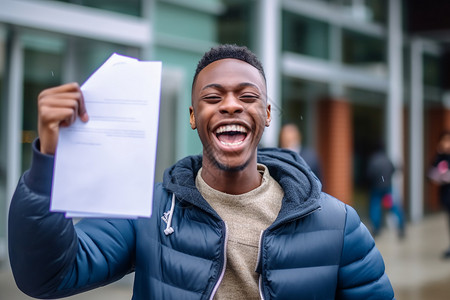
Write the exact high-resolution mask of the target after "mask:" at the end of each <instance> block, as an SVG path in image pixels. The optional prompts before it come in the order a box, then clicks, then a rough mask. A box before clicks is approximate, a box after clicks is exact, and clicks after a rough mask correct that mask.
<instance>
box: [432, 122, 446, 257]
mask: <svg viewBox="0 0 450 300" xmlns="http://www.w3.org/2000/svg"><path fill="white" fill-rule="evenodd" d="M428 178H430V179H431V181H432V182H433V183H435V184H437V185H438V186H439V199H440V203H441V205H442V207H443V208H444V210H445V212H446V214H447V218H448V224H449V226H448V228H449V232H450V131H444V132H443V133H441V135H440V137H439V143H438V146H437V151H436V154H435V156H434V159H433V162H432V164H431V168H430V169H429V171H428ZM443 257H444V258H446V259H450V247H449V248H448V249H447V250H445V251H444V254H443Z"/></svg>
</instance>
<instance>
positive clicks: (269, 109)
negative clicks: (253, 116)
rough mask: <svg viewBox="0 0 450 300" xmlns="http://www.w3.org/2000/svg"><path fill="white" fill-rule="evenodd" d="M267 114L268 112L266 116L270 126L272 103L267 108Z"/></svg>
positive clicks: (267, 124)
mask: <svg viewBox="0 0 450 300" xmlns="http://www.w3.org/2000/svg"><path fill="white" fill-rule="evenodd" d="M266 114H267V116H266V124H265V125H266V127H269V125H270V121H271V120H272V118H271V115H270V114H271V107H270V104H267V108H266Z"/></svg>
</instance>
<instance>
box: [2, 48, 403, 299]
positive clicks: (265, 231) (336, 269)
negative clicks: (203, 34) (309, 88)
mask: <svg viewBox="0 0 450 300" xmlns="http://www.w3.org/2000/svg"><path fill="white" fill-rule="evenodd" d="M38 101H39V113H38V115H39V139H38V140H36V141H35V142H34V144H33V163H32V166H31V168H30V170H28V171H26V172H25V173H24V175H23V176H22V178H21V179H20V182H19V184H18V187H17V190H16V192H15V194H14V196H13V199H12V203H11V207H10V215H9V251H10V262H11V266H12V270H13V273H14V278H15V280H16V283H17V285H18V286H19V288H20V289H21V290H22V291H23V292H25V293H27V294H28V295H30V296H32V297H39V298H57V297H63V296H69V295H73V294H76V293H80V292H83V291H86V290H89V289H93V288H96V287H99V286H103V285H105V284H108V283H110V282H113V281H116V280H118V279H120V278H121V277H123V276H124V275H125V274H128V273H130V272H135V277H134V278H135V279H134V288H133V299H298V298H302V299H394V291H393V289H392V286H391V284H390V282H389V279H388V277H387V275H386V273H385V266H384V262H383V259H382V256H381V254H380V253H379V251H378V250H377V248H376V246H375V242H374V240H373V239H372V237H371V235H370V233H369V232H368V230H367V228H366V227H365V226H364V225H363V224H362V223H361V221H360V219H359V217H358V215H357V213H356V212H355V210H354V209H352V208H351V207H350V206H348V205H346V204H344V203H342V202H340V201H339V200H337V199H335V198H333V197H332V196H330V195H327V194H325V193H323V192H322V191H321V184H320V182H319V180H318V179H317V177H316V176H314V175H313V174H312V173H311V171H310V169H309V167H308V166H307V165H306V164H305V163H304V161H303V160H302V159H301V158H300V156H299V155H298V154H296V153H294V152H292V151H289V150H282V149H259V150H258V148H257V146H258V143H259V141H260V138H261V136H262V134H263V131H264V127H265V126H269V124H270V104H268V103H267V94H266V81H265V75H264V71H263V68H262V66H261V63H260V62H259V60H258V59H257V58H256V56H255V55H254V54H253V53H252V52H250V51H249V50H248V49H247V48H245V47H239V46H236V45H220V46H217V47H214V48H212V49H211V50H210V51H208V52H207V53H206V54H205V55H204V56H203V58H202V59H201V60H200V62H199V64H198V67H197V70H196V73H195V76H194V82H193V87H192V106H191V107H190V125H191V127H192V129H196V130H197V132H198V134H199V137H200V139H201V141H202V144H203V154H202V155H198V156H189V157H186V158H184V159H182V160H180V161H178V162H177V163H176V164H175V165H174V166H172V167H170V168H168V169H167V170H166V171H165V173H164V178H163V182H162V183H157V184H156V185H155V188H154V200H153V210H152V216H151V217H150V218H139V219H137V220H125V219H122V220H120V219H112V220H108V219H84V220H82V221H80V222H78V223H77V224H76V225H75V226H74V225H73V223H72V220H70V219H66V218H65V217H64V215H63V214H61V213H54V212H49V209H48V207H49V201H50V200H49V198H50V192H51V181H52V169H53V164H54V156H53V154H54V152H55V149H56V143H57V137H58V128H59V127H60V126H61V125H64V126H70V124H71V123H72V122H73V121H74V120H75V118H76V117H80V118H81V119H82V120H83V121H87V120H88V115H87V112H86V110H85V108H84V104H83V98H82V94H81V92H80V90H79V87H78V85H76V84H65V85H62V86H59V87H55V88H51V89H48V90H45V91H43V92H42V93H41V94H40V96H39V100H38ZM61 123H63V124H61ZM124 200H126V199H124Z"/></svg>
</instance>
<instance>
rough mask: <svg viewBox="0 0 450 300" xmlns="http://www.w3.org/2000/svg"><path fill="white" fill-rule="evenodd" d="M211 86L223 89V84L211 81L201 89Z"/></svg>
mask: <svg viewBox="0 0 450 300" xmlns="http://www.w3.org/2000/svg"><path fill="white" fill-rule="evenodd" d="M209 88H216V89H223V86H222V85H221V84H218V83H211V84H208V85H206V86H204V87H203V88H202V89H201V91H203V90H206V89H209Z"/></svg>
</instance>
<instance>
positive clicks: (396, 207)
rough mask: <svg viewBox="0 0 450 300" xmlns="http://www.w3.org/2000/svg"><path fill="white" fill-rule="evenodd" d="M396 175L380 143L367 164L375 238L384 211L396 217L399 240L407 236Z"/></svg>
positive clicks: (371, 218)
mask: <svg viewBox="0 0 450 300" xmlns="http://www.w3.org/2000/svg"><path fill="white" fill-rule="evenodd" d="M394 173H395V166H394V164H393V163H392V161H391V160H390V158H389V157H388V155H387V154H386V151H385V147H384V145H383V144H382V143H378V145H377V146H376V147H375V149H374V151H373V153H372V154H371V156H370V157H369V161H368V164H367V179H368V182H369V189H370V192H369V193H370V199H369V216H370V220H371V223H372V234H373V236H377V235H378V234H379V233H380V230H381V227H382V219H383V209H384V210H387V211H389V212H392V213H393V214H394V215H395V216H396V218H397V226H398V235H399V238H403V237H404V236H405V224H404V217H403V208H402V201H401V198H400V193H399V192H398V191H397V190H396V188H395V187H394V185H393V184H392V176H393V175H394Z"/></svg>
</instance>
